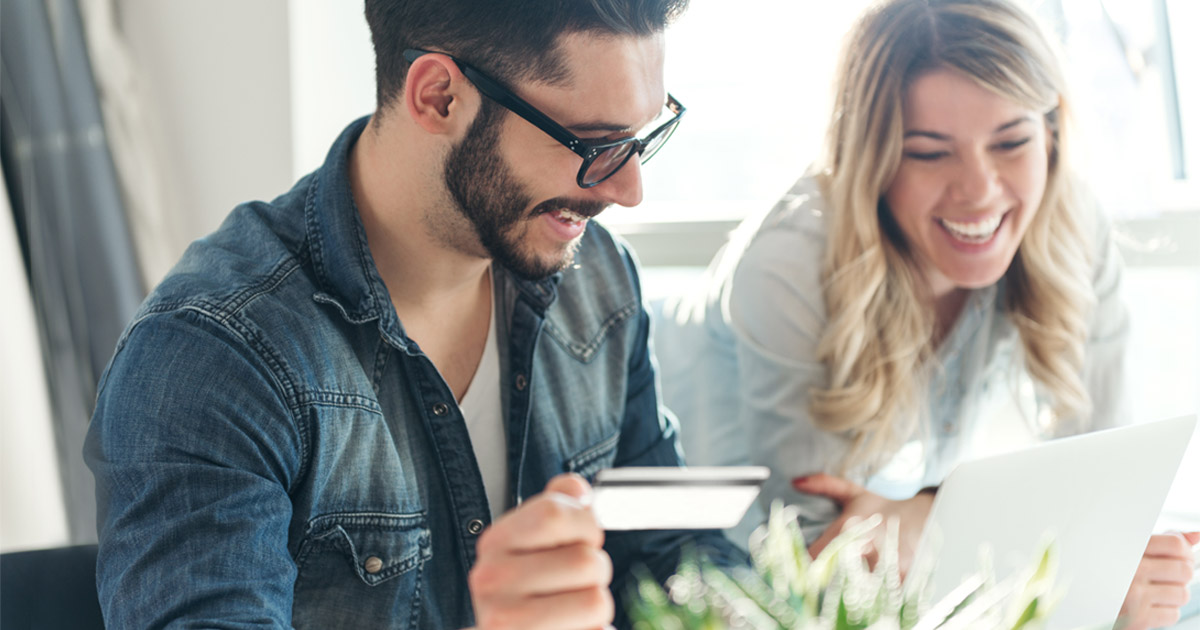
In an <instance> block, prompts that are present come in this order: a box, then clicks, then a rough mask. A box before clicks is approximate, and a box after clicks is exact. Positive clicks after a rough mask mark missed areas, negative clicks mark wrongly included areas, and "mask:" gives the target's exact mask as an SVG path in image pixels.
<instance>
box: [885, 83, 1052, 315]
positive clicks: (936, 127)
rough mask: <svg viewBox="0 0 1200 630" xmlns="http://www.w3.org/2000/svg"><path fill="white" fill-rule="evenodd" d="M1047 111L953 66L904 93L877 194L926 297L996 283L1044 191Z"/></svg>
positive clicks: (1015, 249)
mask: <svg viewBox="0 0 1200 630" xmlns="http://www.w3.org/2000/svg"><path fill="white" fill-rule="evenodd" d="M1049 148H1050V145H1049V142H1048V134H1047V130H1046V124H1045V117H1044V116H1043V115H1042V113H1041V112H1039V111H1035V110H1032V109H1029V108H1028V107H1025V106H1023V105H1021V104H1019V103H1017V102H1015V101H1012V100H1009V99H1008V98H1005V97H1003V96H1000V95H998V94H996V93H995V92H992V91H989V90H987V89H985V88H983V87H980V86H979V85H977V84H976V83H974V82H973V81H971V80H970V79H968V78H966V77H965V76H964V75H962V74H959V73H957V72H955V71H952V70H944V69H942V70H934V71H931V72H928V73H926V74H924V75H922V76H920V77H919V78H918V79H917V80H916V81H914V82H913V83H912V85H911V86H909V88H908V91H907V93H906V94H905V98H904V149H903V157H902V158H901V160H900V167H899V170H898V171H897V172H896V177H895V179H894V180H893V181H892V184H891V186H890V187H889V188H888V189H887V191H886V192H885V193H884V199H885V200H886V201H887V206H888V208H890V209H891V213H892V216H893V217H894V218H895V220H896V223H897V224H898V225H899V227H900V230H901V231H902V232H903V233H904V237H905V239H907V241H908V245H909V248H910V250H911V251H912V252H913V254H914V255H915V257H916V259H917V261H918V264H919V265H920V266H921V269H922V271H923V272H924V274H925V278H926V280H927V281H928V282H929V285H930V289H931V290H932V292H933V295H934V297H941V296H944V295H946V294H948V293H950V292H951V291H953V290H954V289H957V288H977V287H983V286H987V285H990V284H992V283H994V282H996V281H997V280H999V279H1000V277H1001V276H1003V275H1004V272H1005V271H1006V270H1007V269H1008V266H1009V265H1010V264H1011V263H1012V259H1013V256H1014V255H1016V252H1017V246H1018V245H1020V244H1021V238H1022V237H1023V236H1024V235H1025V231H1026V230H1027V229H1028V228H1029V224H1030V222H1031V221H1032V220H1033V216H1034V215H1035V214H1036V213H1037V210H1038V207H1039V206H1040V205H1041V202H1042V193H1043V192H1044V191H1045V189H1046V176H1047V168H1048V162H1049V157H1048V155H1049Z"/></svg>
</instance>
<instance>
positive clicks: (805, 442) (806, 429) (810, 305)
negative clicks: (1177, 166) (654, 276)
mask: <svg viewBox="0 0 1200 630" xmlns="http://www.w3.org/2000/svg"><path fill="white" fill-rule="evenodd" d="M828 212H829V210H828V207H827V205H826V203H825V202H824V200H823V199H822V197H821V192H820V190H819V187H818V185H817V183H816V181H815V180H813V179H811V178H807V177H806V178H802V179H800V180H799V181H798V182H797V183H796V184H795V185H794V186H793V187H792V189H791V191H789V193H788V194H787V195H785V196H784V197H783V199H781V200H780V201H779V203H777V204H776V205H775V206H774V207H773V208H771V209H770V211H768V212H766V213H763V214H760V215H758V216H752V217H750V218H748V219H746V220H745V221H744V222H743V223H742V225H741V226H740V227H739V228H738V230H737V231H735V232H734V234H733V236H732V237H731V239H730V241H729V243H728V244H726V246H725V247H724V248H723V249H722V251H721V252H720V253H719V254H718V255H717V257H716V258H715V259H714V261H713V263H712V265H711V266H710V267H709V269H708V271H707V273H706V278H705V283H704V286H703V289H702V291H701V292H699V293H698V294H693V295H687V296H683V297H681V298H678V299H672V300H669V301H667V302H666V303H665V304H664V305H663V308H662V317H661V318H660V319H659V321H657V322H656V332H655V344H656V351H657V355H658V359H659V362H660V367H661V372H660V373H661V378H662V384H663V399H664V401H665V402H666V403H667V406H668V407H670V408H671V409H672V410H673V411H674V412H675V413H676V414H677V416H678V417H679V419H680V427H681V428H680V433H681V441H682V444H683V447H684V451H685V454H686V457H687V461H688V463H689V464H692V465H744V464H761V465H766V466H769V467H770V468H771V477H770V479H769V480H768V481H767V484H766V485H765V487H764V489H763V492H762V494H761V495H760V497H759V500H758V502H757V504H756V506H755V507H754V508H752V509H751V511H750V513H749V514H748V515H747V517H746V519H745V520H744V521H743V523H742V525H741V526H739V527H738V528H737V529H736V530H734V531H733V532H731V537H732V538H733V540H734V541H735V542H738V543H739V544H742V545H745V544H746V541H747V538H748V535H749V533H750V531H751V530H752V529H753V527H754V526H756V525H757V524H759V523H760V522H761V521H762V520H763V518H764V517H765V514H766V510H767V509H768V508H769V506H770V504H771V502H772V501H775V500H777V499H780V500H782V501H783V502H784V503H787V504H795V505H797V506H799V507H800V509H801V512H800V518H801V524H802V526H803V527H804V529H805V533H806V535H807V536H808V537H809V539H810V540H811V539H812V538H814V537H815V536H816V535H818V534H819V532H820V531H822V530H823V529H824V528H825V527H826V526H827V525H828V524H829V523H830V522H831V521H833V520H834V519H835V518H836V517H837V513H838V510H837V507H836V506H835V505H834V504H833V503H832V502H831V501H829V500H826V499H823V498H817V497H811V496H809V495H804V494H801V493H799V492H796V491H795V490H793V489H792V485H791V480H792V478H794V477H798V476H802V475H808V474H813V473H817V472H828V473H835V474H836V473H837V472H838V471H839V467H840V464H841V462H842V460H843V458H844V457H845V456H846V454H847V452H848V450H849V447H850V444H851V442H850V438H848V437H847V436H846V435H843V434H834V433H829V432H826V431H823V430H821V429H818V428H817V427H816V425H815V424H814V423H813V421H812V419H811V417H810V414H809V392H810V391H811V390H812V388H814V387H824V386H826V384H827V382H828V381H827V379H828V377H827V370H826V366H825V365H824V364H823V363H821V362H820V361H818V360H817V358H816V356H817V352H816V349H817V344H818V342H819V341H820V339H821V336H822V334H823V333H824V331H825V326H826V320H827V314H826V308H825V303H824V298H823V294H822V291H821V261H822V258H823V256H824V252H825V248H826V229H827V228H826V215H827V214H828ZM1097 223H1098V224H1102V225H1100V227H1101V228H1102V230H1101V234H1102V237H1101V238H1099V239H1098V241H1097V242H1098V247H1097V248H1096V250H1095V251H1096V256H1095V271H1094V275H1093V286H1094V288H1095V291H1096V298H1097V307H1096V309H1095V311H1094V312H1093V314H1092V321H1091V327H1090V329H1089V339H1088V345H1087V348H1086V355H1085V366H1086V367H1085V370H1084V375H1083V377H1084V381H1085V383H1086V386H1087V388H1088V391H1089V393H1090V395H1091V397H1092V402H1093V405H1094V408H1095V410H1094V413H1093V416H1092V418H1091V419H1090V424H1087V425H1084V424H1081V423H1067V424H1060V425H1059V426H1058V427H1057V428H1055V429H1053V430H1050V429H1048V428H1047V427H1046V423H1045V421H1044V420H1040V418H1045V417H1046V412H1047V411H1048V404H1047V402H1048V401H1047V400H1043V399H1042V397H1041V396H1039V395H1038V394H1037V393H1035V388H1034V386H1033V382H1032V380H1031V378H1030V377H1029V375H1028V373H1027V372H1026V371H1025V369H1024V361H1023V359H1022V349H1021V344H1020V338H1019V335H1018V333H1017V330H1016V328H1015V327H1014V325H1013V324H1012V322H1011V321H1010V320H1009V319H1008V317H1007V316H1006V315H1005V313H1004V312H1003V300H1002V296H1003V293H1004V290H1005V286H1004V285H1005V281H1004V280H1003V279H1002V280H1001V281H999V282H998V283H996V284H995V285H992V286H989V287H985V288H982V289H977V290H973V291H971V292H970V295H969V297H968V300H967V304H966V306H965V307H964V309H963V311H962V313H961V315H960V316H959V318H958V320H957V321H956V322H955V324H954V326H953V328H952V329H951V331H950V332H949V333H948V335H947V337H946V338H945V340H944V341H943V342H942V343H941V344H940V345H939V347H938V350H937V354H936V357H937V362H938V365H937V367H935V369H934V370H933V373H932V376H931V378H930V379H929V383H928V387H929V389H928V393H927V398H926V402H925V409H924V412H923V413H922V414H921V415H920V417H919V419H918V423H917V427H916V430H915V433H914V435H913V436H912V438H911V440H910V441H908V442H907V443H906V444H904V445H903V446H902V447H900V448H898V449H896V452H895V453H894V454H892V456H891V457H890V459H888V460H887V461H885V462H882V463H880V464H878V465H875V466H868V467H861V468H859V469H857V470H852V471H850V472H849V475H848V476H850V477H851V478H852V479H853V480H854V481H857V482H858V483H861V484H864V485H866V487H867V488H868V489H870V490H872V491H875V492H877V493H879V494H881V495H884V496H887V497H891V498H907V497H909V496H912V495H913V494H914V493H915V492H916V491H917V490H919V489H920V488H922V487H925V486H933V485H937V484H939V483H941V481H942V480H943V479H944V478H945V477H946V475H947V474H948V473H949V471H950V469H952V468H953V467H954V466H955V465H956V464H957V463H958V462H960V461H963V460H964V459H967V458H971V457H975V456H979V455H983V454H988V453H993V452H997V451H1000V450H1007V449H1011V448H1015V447H1018V446H1021V445H1023V444H1026V443H1029V442H1032V441H1033V440H1037V439H1043V438H1048V437H1055V436H1060V435H1066V434H1071V433H1077V432H1079V431H1081V430H1083V428H1084V426H1087V427H1088V428H1089V429H1095V428H1101V427H1108V426H1113V425H1116V424H1119V423H1120V421H1122V420H1124V419H1125V418H1126V417H1127V414H1125V413H1124V412H1123V409H1122V406H1123V396H1122V389H1123V388H1122V385H1123V380H1124V379H1123V375H1122V370H1123V366H1122V363H1123V361H1122V358H1123V355H1124V347H1125V341H1126V338H1127V337H1128V331H1129V325H1128V316H1127V313H1126V310H1125V307H1124V305H1123V304H1122V303H1121V301H1120V298H1119V287H1120V278H1121V263H1120V258H1119V256H1118V255H1117V253H1116V251H1115V248H1114V246H1113V244H1112V242H1111V239H1110V238H1109V237H1108V235H1107V223H1106V222H1104V221H1098V222H1097Z"/></svg>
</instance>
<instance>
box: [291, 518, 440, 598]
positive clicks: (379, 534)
mask: <svg viewBox="0 0 1200 630" xmlns="http://www.w3.org/2000/svg"><path fill="white" fill-rule="evenodd" d="M309 530H310V531H311V532H313V534H312V535H310V536H309V540H308V543H309V544H307V545H306V547H308V548H309V549H308V550H306V551H305V552H302V555H307V554H308V553H309V552H311V551H313V550H315V549H316V548H325V549H328V548H330V547H333V548H336V549H338V550H340V551H341V552H342V553H343V554H344V555H345V557H346V560H347V562H349V563H350V565H351V567H353V570H354V572H355V573H356V574H357V575H358V577H359V579H361V580H362V581H363V582H364V583H365V584H367V585H368V586H376V585H378V584H382V583H384V582H386V581H388V580H391V579H392V578H395V577H396V576H398V575H403V574H405V573H408V572H409V571H411V570H413V569H415V568H418V567H420V566H421V565H422V564H423V563H424V562H425V561H426V560H428V559H429V558H430V557H432V555H433V549H432V548H431V546H430V541H429V537H430V534H429V528H428V527H427V526H426V522H425V515H424V514H406V515H387V514H335V515H330V516H323V517H319V518H317V519H315V520H314V521H313V523H312V524H311V526H310V528H309Z"/></svg>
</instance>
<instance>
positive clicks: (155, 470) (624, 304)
mask: <svg viewBox="0 0 1200 630" xmlns="http://www.w3.org/2000/svg"><path fill="white" fill-rule="evenodd" d="M365 124H366V119H361V120H359V121H357V122H355V123H353V124H352V125H351V126H350V127H349V128H347V129H346V131H345V132H344V133H343V134H342V136H341V137H340V138H339V139H338V140H337V142H336V143H335V144H334V146H333V148H332V150H331V151H330V153H329V157H328V158H327V161H326V163H325V165H324V166H323V167H322V168H320V169H319V170H317V171H316V172H314V173H313V174H310V175H309V176H307V177H305V178H304V179H301V180H300V181H299V182H298V183H297V184H296V186H295V187H294V188H293V189H292V190H291V191H290V192H288V193H286V194H284V195H282V196H280V197H279V198H277V199H275V200H274V201H272V202H270V203H263V202H254V203H247V204H243V205H241V206H239V207H238V208H237V209H235V210H234V211H233V213H232V214H231V215H230V216H229V217H228V219H227V220H226V221H225V223H224V224H223V225H222V226H221V228H220V229H219V230H218V231H217V232H215V233H214V234H212V235H210V236H208V237H206V238H203V239H201V240H199V241H197V242H195V243H194V244H193V245H192V246H191V247H190V248H189V249H188V251H187V252H186V253H185V254H184V256H183V259H182V260H181V261H180V262H179V263H178V265H177V266H176V267H175V268H174V269H173V270H172V271H171V273H170V274H169V275H168V276H167V278H166V279H165V280H164V281H163V282H162V283H161V285H160V286H159V287H158V288H157V289H156V290H155V291H154V292H153V293H152V294H151V295H150V297H148V298H147V300H146V302H145V304H144V305H143V306H142V307H141V309H140V311H139V312H138V314H137V315H136V317H135V318H134V320H133V322H132V323H131V324H130V325H129V328H128V329H127V330H126V332H125V334H124V335H123V337H122V339H121V340H120V342H119V344H118V347H117V351H116V354H115V356H114V358H113V360H112V362H111V364H110V366H109V368H108V370H107V371H106V372H105V374H104V376H103V377H102V381H101V387H100V394H99V399H98V402H97V407H96V411H95V415H94V417H93V418H92V425H91V428H90V431H89V434H88V439H87V443H86V446H85V457H86V459H87V462H88V464H89V466H91V468H92V470H93V471H94V472H95V475H96V483H97V495H98V504H99V510H100V514H99V536H100V552H99V561H98V567H97V574H98V576H97V577H98V587H99V594H100V601H101V605H102V607H103V610H104V616H105V620H106V622H107V624H108V626H109V627H112V628H148V627H163V626H167V625H178V626H179V627H206V628H217V627H219V628H250V627H255V628H259V627H288V626H294V627H298V628H337V627H359V628H398V629H399V628H461V627H465V626H469V625H472V624H473V621H474V619H473V612H472V608H471V600H470V594H469V593H468V591H467V586H466V584H467V573H468V571H469V569H470V567H471V566H472V564H473V563H474V561H475V542H476V540H477V539H478V536H479V534H480V533H481V532H482V531H483V530H484V528H486V527H487V526H488V525H489V523H490V517H489V514H490V510H489V506H488V501H487V498H486V496H485V494H484V486H483V482H482V478H481V476H480V472H479V467H478V465H477V463H476V460H475V456H474V453H473V450H472V448H471V443H470V438H469V437H468V433H467V428H466V425H465V423H464V420H463V417H462V414H461V413H460V411H459V408H458V405H457V404H456V402H455V398H454V396H453V394H452V393H451V391H450V389H449V387H448V386H447V385H446V383H445V381H444V380H443V379H442V377H441V376H440V374H439V373H438V371H437V369H436V368H435V367H434V365H433V364H432V363H431V362H430V360H429V358H428V357H427V356H426V355H425V354H424V353H423V352H422V351H421V348H420V346H419V345H418V342H417V341H416V340H413V339H411V338H409V337H408V336H406V334H405V331H404V327H403V324H402V322H400V321H399V319H398V318H397V315H396V312H395V309H394V308H393V307H392V302H391V299H390V297H389V296H388V292H387V288H386V287H385V285H384V283H383V281H382V279H381V278H380V276H379V273H378V271H377V269H376V267H375V265H374V263H373V261H372V258H371V253H370V250H369V249H368V247H367V241H366V236H365V232H364V230H363V226H362V223H361V221H360V219H359V216H358V213H357V210H356V208H355V205H354V201H353V198H352V195H351V189H350V185H349V179H348V174H347V160H348V155H349V152H350V150H351V148H352V146H353V145H354V142H355V140H356V139H357V138H358V136H359V134H360V133H361V132H362V130H363V128H364V126H365ZM576 262H577V264H576V265H574V266H572V267H571V268H570V269H568V270H566V271H564V272H562V273H560V274H556V275H555V276H553V277H551V278H549V279H546V280H543V281H540V282H531V281H525V280H522V279H519V278H517V277H515V276H513V275H512V274H510V273H508V272H507V271H506V270H504V269H502V268H499V266H497V268H496V269H495V272H494V274H493V277H494V283H495V287H494V288H495V291H494V295H495V296H496V308H495V309H494V311H495V313H496V317H497V322H496V323H497V332H498V338H499V339H500V340H501V341H500V344H499V346H500V353H501V357H500V363H501V379H502V380H501V383H502V388H501V389H502V392H503V393H502V399H503V400H502V404H503V406H504V409H503V411H504V417H505V424H506V430H507V436H508V463H509V467H510V468H509V472H510V479H511V486H510V495H511V496H510V504H517V503H519V502H520V501H521V500H522V499H524V498H526V497H529V496H530V495H533V494H536V493H538V492H540V491H541V490H542V488H543V487H544V485H545V484H546V482H547V481H548V480H549V479H550V478H551V477H553V476H554V475H557V474H559V473H563V472H567V471H574V472H576V473H579V474H581V475H583V476H584V477H588V478H591V477H592V476H593V475H594V474H595V472H596V471H597V470H599V469H601V468H605V467H610V466H630V465H651V466H653V465H662V466H675V465H679V464H681V455H680V451H679V448H678V445H677V443H676V437H675V429H674V421H673V420H672V419H671V418H670V416H669V415H667V414H666V413H665V411H664V410H663V409H662V408H660V406H659V397H658V386H657V382H656V373H655V368H654V363H653V359H652V358H651V354H650V350H649V345H648V336H649V331H648V327H649V319H648V316H647V314H646V312H645V310H644V309H643V307H642V302H641V296H640V289H639V285H638V279H637V270H636V267H635V263H634V260H633V258H632V256H631V255H630V252H629V251H628V250H627V249H626V247H625V246H624V245H622V244H621V243H619V242H617V241H616V240H614V238H613V237H612V236H610V235H609V234H608V233H607V232H606V231H605V230H604V229H603V228H601V227H600V226H598V225H596V224H594V223H593V224H592V225H589V227H588V230H587V232H586V233H585V235H584V236H583V240H582V244H581V246H580V249H579V252H578V254H577V256H576ZM685 540H691V541H694V542H696V543H697V544H700V545H702V546H707V547H710V548H713V549H716V550H720V551H723V552H727V553H728V552H730V547H729V544H728V542H727V541H725V539H724V538H722V537H721V536H720V535H719V534H718V533H715V532H699V533H695V534H694V535H684V534H683V533H681V532H655V533H645V532H642V533H623V534H616V533H610V534H609V535H608V537H607V540H606V544H605V548H606V550H607V551H608V553H609V554H610V555H611V556H612V560H613V564H614V575H615V576H616V578H615V580H614V584H613V591H614V594H615V595H616V596H617V597H618V600H620V598H621V596H623V595H624V594H625V593H626V592H627V591H626V589H627V588H628V584H627V583H626V578H627V577H628V576H629V573H630V569H631V567H632V566H633V565H634V564H635V563H643V564H645V565H646V566H647V567H648V568H649V569H650V570H651V571H652V572H653V573H654V574H655V575H656V576H658V577H659V578H660V579H663V578H665V577H666V576H668V575H669V574H670V573H671V572H672V571H673V570H674V569H675V566H676V563H677V561H678V552H679V547H680V545H681V543H683V542H684V541H685ZM736 557H737V555H736V553H734V555H732V556H730V558H736ZM621 617H622V615H620V614H618V618H621Z"/></svg>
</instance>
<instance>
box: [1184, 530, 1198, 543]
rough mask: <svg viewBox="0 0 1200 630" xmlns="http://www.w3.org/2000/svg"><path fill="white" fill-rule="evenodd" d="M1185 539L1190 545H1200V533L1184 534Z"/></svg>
mask: <svg viewBox="0 0 1200 630" xmlns="http://www.w3.org/2000/svg"><path fill="white" fill-rule="evenodd" d="M1183 537H1184V539H1185V540H1187V541H1188V544H1189V545H1198V544H1200V532H1184V533H1183Z"/></svg>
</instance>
